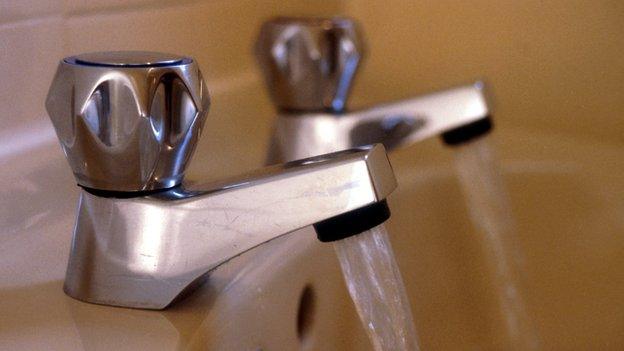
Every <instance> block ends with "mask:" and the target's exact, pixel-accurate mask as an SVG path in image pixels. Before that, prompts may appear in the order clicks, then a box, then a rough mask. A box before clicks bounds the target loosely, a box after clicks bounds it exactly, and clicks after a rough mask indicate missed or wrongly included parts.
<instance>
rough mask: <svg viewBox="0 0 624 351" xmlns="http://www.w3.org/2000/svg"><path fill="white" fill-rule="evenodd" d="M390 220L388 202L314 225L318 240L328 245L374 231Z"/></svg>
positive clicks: (384, 201) (383, 201)
mask: <svg viewBox="0 0 624 351" xmlns="http://www.w3.org/2000/svg"><path fill="white" fill-rule="evenodd" d="M388 218H390V208H389V207H388V203H387V202H386V200H382V201H379V202H376V203H374V204H372V205H368V206H365V207H361V208H358V209H355V210H353V211H349V212H347V213H343V214H341V215H338V216H335V217H332V218H329V219H326V220H324V221H321V222H318V223H316V224H315V225H314V230H316V236H317V238H318V239H319V240H320V241H322V242H324V243H326V242H332V241H336V240H342V239H344V238H348V237H350V236H354V235H357V234H360V233H362V232H364V231H367V230H369V229H372V228H374V227H376V226H378V225H380V224H381V223H383V222H385V221H386V220H387V219H388Z"/></svg>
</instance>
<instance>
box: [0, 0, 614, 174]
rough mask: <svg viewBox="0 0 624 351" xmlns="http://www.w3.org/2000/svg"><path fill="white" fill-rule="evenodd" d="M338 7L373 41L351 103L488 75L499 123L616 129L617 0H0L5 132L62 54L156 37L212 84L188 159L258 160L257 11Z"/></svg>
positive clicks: (588, 133)
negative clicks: (202, 127)
mask: <svg viewBox="0 0 624 351" xmlns="http://www.w3.org/2000/svg"><path fill="white" fill-rule="evenodd" d="M339 13H343V14H347V15H350V16H353V17H355V18H356V19H358V20H359V21H360V22H361V23H362V24H363V28H364V31H365V34H366V37H367V42H368V48H369V50H368V55H367V58H366V61H365V64H364V66H363V69H362V70H361V72H360V74H359V78H358V80H357V81H356V85H355V90H354V92H353V95H352V102H353V104H352V105H360V104H365V103H373V102H379V101H383V100H386V99H394V98H398V97H406V96H410V95H414V94H419V93H424V92H428V91H430V90H433V89H440V88H444V87H448V86H451V85H454V84H458V83H465V82H469V81H471V80H474V79H477V78H484V79H486V80H487V81H488V82H489V83H490V84H491V86H492V87H493V88H494V89H493V90H494V95H495V97H496V102H497V106H496V107H497V108H496V116H495V117H496V120H497V122H498V124H499V125H500V126H501V127H502V128H515V127H517V126H521V127H526V128H533V129H541V130H551V131H554V132H557V133H565V134H569V135H574V136H580V137H582V138H586V139H594V140H598V141H604V142H614V143H624V122H623V121H622V120H623V118H624V88H623V87H622V85H623V82H624V20H622V18H624V3H623V2H619V1H591V2H589V1H588V2H581V1H564V0H553V1H548V2H540V1H528V0H522V1H515V0H514V1H512V0H504V1H484V0H477V1H449V0H443V1H437V0H436V1H434V0H419V1H407V0H387V1H368V0H334V1H322V0H315V1H286V0H268V1H253V0H203V1H202V0H179V1H165V0H107V1H86V0H23V1H22V0H20V1H14V0H0V43H1V45H0V58H1V60H0V76H1V77H2V79H0V145H2V140H8V138H9V137H10V136H15V135H16V128H17V130H18V132H19V130H20V128H21V129H22V130H24V129H25V130H31V129H33V128H34V127H33V125H37V124H39V125H40V126H43V128H47V127H49V124H47V123H48V122H47V117H46V114H45V111H44V108H43V101H44V98H45V94H46V92H47V89H48V85H49V82H50V80H51V79H52V75H53V73H54V69H55V67H56V63H57V62H58V60H59V59H60V58H61V57H63V56H65V55H69V54H73V53H79V52H85V51H92V50H123V49H134V50H136V49H139V50H159V51H170V52H176V53H184V54H189V55H193V56H195V57H196V58H197V59H198V61H199V63H200V65H201V67H202V70H203V71H204V75H205V77H206V79H207V80H208V83H209V86H210V89H211V92H212V94H213V97H214V98H213V105H212V110H211V113H210V117H209V118H210V119H209V124H208V129H207V132H206V134H205V135H204V137H203V138H202V141H201V145H200V149H199V150H200V152H198V156H197V157H198V158H199V161H198V162H194V163H193V166H192V167H193V168H192V169H191V170H193V169H197V170H198V169H199V168H202V167H200V166H201V165H203V164H205V163H211V164H212V166H211V167H208V168H210V169H212V170H213V171H214V174H213V175H214V176H221V175H225V174H227V173H234V172H238V171H241V170H244V169H249V168H253V167H255V166H257V165H258V164H259V163H261V162H262V155H263V152H264V149H265V148H266V142H267V138H268V133H269V128H270V122H271V120H272V110H271V107H270V104H269V102H268V98H267V95H266V92H265V91H264V88H263V87H262V84H261V82H260V79H259V74H258V71H257V69H256V67H255V63H254V61H253V57H252V55H251V45H252V43H253V40H254V36H255V34H256V32H257V28H258V25H259V23H260V22H261V21H262V20H263V19H265V18H267V17H270V16H273V15H278V14H285V15H288V14H297V15H330V14H339ZM34 129H36V128H34ZM243 138H245V139H247V140H246V143H245V145H242V144H241V143H240V140H242V139H243ZM222 151H225V152H222ZM204 168H205V167H204ZM198 172H199V171H198ZM201 172H204V170H203V168H202V170H201Z"/></svg>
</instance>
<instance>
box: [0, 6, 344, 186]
mask: <svg viewBox="0 0 624 351" xmlns="http://www.w3.org/2000/svg"><path fill="white" fill-rule="evenodd" d="M340 8H341V4H340V2H339V1H323V0H313V1H284V0H266V1H254V0H168V1H167V0H100V1H97V0H0V149H4V150H8V148H9V147H12V148H15V145H17V144H19V145H20V147H21V146H23V147H28V145H26V144H28V142H30V141H33V142H36V139H38V138H37V137H34V138H33V137H32V132H33V131H35V130H38V131H41V130H43V131H46V132H43V133H41V134H38V135H40V136H41V137H42V138H43V137H48V138H54V135H53V133H52V132H51V131H52V128H51V125H50V123H49V122H48V121H47V115H46V112H45V109H44V100H45V95H46V94H47V89H48V87H49V84H50V81H51V79H52V77H53V75H54V71H55V69H56V65H57V62H58V61H59V59H61V58H62V57H64V56H67V55H71V54H76V53H81V52H88V51H100V50H153V51H164V52H173V53H180V54H187V55H191V56H193V57H195V58H196V59H197V60H198V62H199V64H200V67H201V69H202V71H203V73H204V77H205V78H206V80H207V82H208V86H209V89H210V91H211V94H212V95H213V99H212V101H213V104H212V107H211V112H210V115H209V122H208V124H207V129H206V132H205V134H204V136H203V137H202V141H201V144H200V151H201V152H198V155H197V157H196V161H194V162H193V169H192V170H195V171H196V173H197V172H200V173H211V174H212V175H214V176H221V175H223V174H224V172H227V173H233V172H237V171H240V170H243V169H247V168H252V167H254V166H257V164H258V163H260V162H262V156H263V152H264V150H265V144H266V142H267V140H266V139H267V138H268V133H269V125H270V119H271V117H272V116H271V114H272V111H271V108H270V105H269V103H268V98H267V97H266V93H265V92H264V91H263V88H262V86H261V83H260V79H259V74H258V72H257V70H256V65H255V62H254V58H253V56H252V44H253V41H254V39H255V35H256V34H257V31H258V27H259V25H260V23H261V22H262V21H263V20H264V19H266V18H268V17H271V16H275V15H329V14H335V13H339V12H340ZM25 140H27V141H28V142H27V141H25ZM242 140H243V141H245V142H244V143H243V142H241V141H242ZM11 145H13V146H11ZM55 147H56V145H55ZM59 152H60V148H59ZM5 153H7V152H5ZM1 157H2V153H1V152H0V163H2V159H1ZM206 164H210V167H208V166H207V165H206ZM208 168H210V169H211V170H213V171H212V172H211V171H210V170H208Z"/></svg>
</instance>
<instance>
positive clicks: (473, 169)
mask: <svg viewBox="0 0 624 351" xmlns="http://www.w3.org/2000/svg"><path fill="white" fill-rule="evenodd" d="M455 149H456V153H455V165H456V169H457V173H458V176H459V181H460V183H461V187H462V191H463V192H464V195H465V197H466V201H467V206H468V208H469V210H470V215H471V218H472V221H473V222H474V225H475V226H476V227H477V232H478V233H480V234H482V235H484V238H483V240H482V241H483V242H484V243H485V246H486V247H485V250H486V254H487V256H488V258H489V260H490V261H491V262H492V263H493V268H494V274H495V277H494V278H495V279H494V286H495V289H496V296H497V298H498V304H499V308H500V309H501V312H502V314H503V318H504V321H505V324H506V325H505V326H506V329H507V332H508V335H509V340H510V344H511V345H509V346H508V347H507V349H508V350H523V351H524V350H529V351H531V350H538V349H539V337H538V335H537V332H536V330H535V327H534V325H533V321H532V320H531V318H530V317H529V314H528V312H527V307H526V303H525V301H524V298H523V296H522V293H521V284H520V281H521V279H520V277H521V272H522V265H523V254H522V249H521V247H520V245H519V243H518V238H517V236H516V232H515V224H514V219H513V215H512V211H511V206H510V203H509V200H508V198H507V192H506V191H505V185H504V182H503V178H502V175H501V173H500V168H499V165H498V162H497V160H496V158H495V157H494V154H493V150H492V149H491V148H490V145H489V144H488V138H487V137H485V138H479V139H477V140H473V141H470V142H469V143H466V144H464V145H462V146H459V147H456V148H455Z"/></svg>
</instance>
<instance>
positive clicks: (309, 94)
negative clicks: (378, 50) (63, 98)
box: [255, 17, 364, 112]
mask: <svg viewBox="0 0 624 351" xmlns="http://www.w3.org/2000/svg"><path fill="white" fill-rule="evenodd" d="M255 51H256V56H257V59H258V62H259V63H260V66H261V68H262V71H263V74H264V76H265V80H266V84H267V86H268V88H269V91H270V93H271V95H272V98H273V100H274V102H275V104H276V105H277V107H278V108H280V109H283V110H292V111H323V110H324V111H327V110H329V111H335V112H339V111H342V110H343V109H344V108H345V102H346V100H347V96H348V93H349V90H350V87H351V82H352V80H353V77H354V74H355V72H356V70H357V67H358V64H359V62H360V59H361V57H362V54H363V52H364V44H363V39H362V37H361V34H360V30H359V28H358V25H357V23H356V22H355V21H353V20H351V19H349V18H341V17H332V18H287V17H279V18H275V19H272V20H269V21H267V22H265V23H264V24H263V25H262V27H261V30H260V35H259V37H258V40H257V42H256V47H255Z"/></svg>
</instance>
